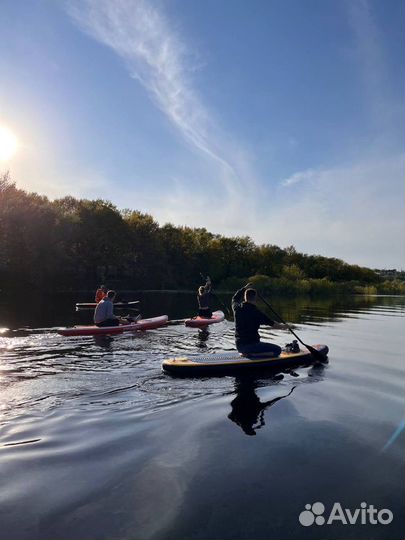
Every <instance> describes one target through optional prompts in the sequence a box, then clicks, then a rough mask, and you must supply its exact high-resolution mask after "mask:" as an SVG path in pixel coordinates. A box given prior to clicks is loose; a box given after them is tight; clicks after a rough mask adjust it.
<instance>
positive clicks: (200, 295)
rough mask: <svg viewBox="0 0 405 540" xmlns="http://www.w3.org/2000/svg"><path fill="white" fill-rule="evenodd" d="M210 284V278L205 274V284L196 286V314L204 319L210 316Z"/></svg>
mask: <svg viewBox="0 0 405 540" xmlns="http://www.w3.org/2000/svg"><path fill="white" fill-rule="evenodd" d="M211 286H212V283H211V279H210V277H209V276H207V280H206V282H205V285H202V286H201V287H198V291H197V302H198V315H199V316H200V317H204V318H205V319H210V318H211V317H212V309H211V308H210V300H211Z"/></svg>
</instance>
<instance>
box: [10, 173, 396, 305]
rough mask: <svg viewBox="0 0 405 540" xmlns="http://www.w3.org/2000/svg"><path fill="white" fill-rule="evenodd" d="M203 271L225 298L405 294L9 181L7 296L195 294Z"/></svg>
mask: <svg viewBox="0 0 405 540" xmlns="http://www.w3.org/2000/svg"><path fill="white" fill-rule="evenodd" d="M200 272H202V273H203V274H205V275H206V274H209V275H210V276H211V278H212V279H213V281H214V283H215V285H216V288H217V290H220V289H222V290H233V289H235V288H236V287H238V286H239V285H240V284H242V283H244V282H246V280H247V279H249V280H250V281H253V282H254V283H256V284H257V285H258V286H260V287H261V288H263V289H267V290H270V291H273V292H280V293H283V294H294V293H296V292H303V293H308V294H318V293H325V292H338V293H342V292H349V293H353V292H358V293H359V292H360V293H361V292H385V293H390V292H391V293H404V292H405V283H404V282H403V281H402V280H401V279H385V278H384V277H381V275H380V274H379V273H378V272H377V271H374V270H371V269H368V268H363V267H360V266H356V265H349V264H347V263H345V262H343V261H341V260H339V259H336V258H330V257H323V256H320V255H307V254H303V253H298V252H297V251H296V249H295V248H294V247H293V246H290V247H287V248H285V249H282V248H280V247H278V246H275V245H269V244H264V245H256V244H255V243H254V242H253V241H252V240H251V239H250V238H249V237H247V236H245V237H233V238H227V237H224V236H221V235H219V234H212V233H210V232H208V231H207V230H206V229H204V228H196V229H194V228H190V227H176V226H174V225H171V224H165V225H163V226H160V225H159V224H158V223H157V222H156V221H155V220H154V219H153V217H152V216H150V215H148V214H144V213H142V212H139V211H136V210H119V209H117V208H116V207H115V206H114V205H113V204H111V203H110V202H108V201H104V200H100V199H98V200H87V199H75V198H73V197H64V198H62V199H57V200H54V201H50V200H49V199H48V198H46V197H43V196H40V195H37V194H35V193H27V192H25V191H23V190H21V189H18V188H17V187H16V186H15V184H14V183H13V182H12V181H11V180H10V177H9V175H8V174H4V175H3V176H1V177H0V288H1V289H2V290H3V291H10V292H14V291H21V292H24V291H28V290H32V289H37V290H43V291H45V292H58V291H78V290H84V289H94V287H95V286H96V285H98V284H100V283H101V282H105V283H106V284H107V285H108V286H109V287H111V288H112V287H114V288H117V289H119V290H140V289H159V290H165V289H190V288H191V289H194V288H195V287H196V286H197V285H198V284H199V283H200V281H201V278H200Z"/></svg>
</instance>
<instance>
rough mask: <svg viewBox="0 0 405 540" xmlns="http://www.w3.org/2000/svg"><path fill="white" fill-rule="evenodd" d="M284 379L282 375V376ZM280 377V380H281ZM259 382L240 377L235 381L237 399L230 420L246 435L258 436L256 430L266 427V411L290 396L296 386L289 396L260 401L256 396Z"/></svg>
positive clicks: (232, 405) (233, 402)
mask: <svg viewBox="0 0 405 540" xmlns="http://www.w3.org/2000/svg"><path fill="white" fill-rule="evenodd" d="M281 377H282V375H281ZM281 377H280V376H278V379H280V378H281ZM258 386H259V384H258V381H257V380H256V379H255V378H253V377H238V378H237V379H236V381H235V392H236V397H235V399H234V400H233V401H231V407H232V411H231V412H230V414H229V415H228V418H229V419H230V420H232V422H235V424H237V425H238V426H239V427H240V428H241V429H242V430H243V432H244V433H246V435H256V430H258V429H260V428H262V427H263V426H264V425H265V421H264V411H265V410H266V409H267V408H269V407H271V406H272V405H274V404H275V403H277V401H280V399H284V398H286V397H288V396H290V395H291V394H292V393H293V391H294V388H295V386H293V387H292V388H291V390H290V391H289V392H288V394H285V395H284V396H279V397H276V398H273V399H270V400H268V401H260V398H259V396H258V395H257V394H256V388H257V387H258Z"/></svg>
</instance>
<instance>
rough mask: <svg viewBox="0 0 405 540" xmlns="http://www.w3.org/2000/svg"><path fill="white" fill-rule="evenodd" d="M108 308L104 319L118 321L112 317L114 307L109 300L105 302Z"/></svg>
mask: <svg viewBox="0 0 405 540" xmlns="http://www.w3.org/2000/svg"><path fill="white" fill-rule="evenodd" d="M107 304H108V306H107V310H106V311H107V313H106V319H118V317H116V316H115V315H114V306H113V303H112V302H111V301H110V300H109V301H108V302H107Z"/></svg>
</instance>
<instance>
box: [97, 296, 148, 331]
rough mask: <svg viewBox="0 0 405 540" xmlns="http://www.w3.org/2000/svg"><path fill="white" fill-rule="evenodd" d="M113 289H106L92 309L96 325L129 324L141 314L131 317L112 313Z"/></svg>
mask: <svg viewBox="0 0 405 540" xmlns="http://www.w3.org/2000/svg"><path fill="white" fill-rule="evenodd" d="M114 298H115V291H108V292H107V294H106V296H105V297H104V298H103V299H102V300H101V301H100V302H99V303H98V304H97V306H96V309H95V310H94V324H95V325H96V326H100V327H104V326H118V325H119V324H129V323H131V322H133V321H137V320H139V319H140V318H141V315H137V316H136V317H135V318H133V317H130V316H128V317H117V316H116V315H114V304H113V302H114Z"/></svg>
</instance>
